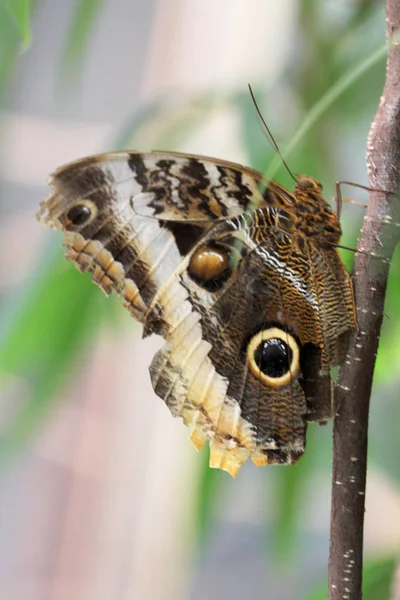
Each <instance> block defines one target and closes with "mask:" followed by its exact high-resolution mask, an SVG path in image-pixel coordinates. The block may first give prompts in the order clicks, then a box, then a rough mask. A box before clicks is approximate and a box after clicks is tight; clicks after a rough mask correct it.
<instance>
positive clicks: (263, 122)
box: [247, 83, 297, 181]
mask: <svg viewBox="0 0 400 600" xmlns="http://www.w3.org/2000/svg"><path fill="white" fill-rule="evenodd" d="M247 85H248V86H249V91H250V96H251V99H252V100H253V104H254V106H255V109H256V111H257V114H258V116H259V117H260V120H261V123H262V124H263V125H264V127H265V131H266V132H267V137H268V140H269V142H270V144H271V146H272V147H273V149H274V150H275V152H276V153H277V154H278V156H279V157H280V159H281V161H282V163H283V165H284V166H285V168H286V170H287V172H288V173H289V175H290V176H291V178H292V179H293V180H294V181H297V177H295V175H293V173H292V171H291V170H290V169H289V165H288V164H287V162H286V160H285V159H284V158H283V156H282V153H281V151H280V150H279V146H278V144H277V143H276V141H275V138H274V136H273V135H272V133H271V131H270V129H269V127H268V125H267V124H266V122H265V119H264V117H263V116H262V114H261V110H260V109H259V107H258V104H257V100H256V98H255V96H254V93H253V90H252V87H251V85H250V83H248V84H247Z"/></svg>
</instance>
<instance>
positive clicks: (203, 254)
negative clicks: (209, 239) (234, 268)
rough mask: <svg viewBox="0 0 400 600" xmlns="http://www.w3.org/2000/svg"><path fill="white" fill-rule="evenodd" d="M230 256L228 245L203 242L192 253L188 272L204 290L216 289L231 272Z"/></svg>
mask: <svg viewBox="0 0 400 600" xmlns="http://www.w3.org/2000/svg"><path fill="white" fill-rule="evenodd" d="M230 258H231V252H230V250H229V248H228V247H226V246H223V245H222V244H217V243H209V244H205V245H204V246H201V247H200V248H198V249H197V250H196V251H195V252H194V253H193V256H192V257H191V259H190V262H189V265H188V274H189V275H190V277H191V278H192V279H193V280H194V281H195V282H196V283H198V284H199V285H201V286H202V287H204V288H205V289H206V290H208V291H213V290H217V289H218V288H219V287H220V286H221V285H222V284H223V283H224V282H225V281H226V280H227V279H228V277H229V275H230V274H231V260H230Z"/></svg>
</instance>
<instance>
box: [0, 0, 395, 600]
mask: <svg viewBox="0 0 400 600" xmlns="http://www.w3.org/2000/svg"><path fill="white" fill-rule="evenodd" d="M340 4H341V8H340V10H339V9H337V10H336V9H335V3H321V2H320V1H319V0H302V2H301V3H300V7H301V10H300V34H299V39H298V47H299V52H298V54H297V56H296V57H293V62H292V64H291V65H290V68H289V69H288V70H287V72H286V73H283V74H282V77H281V81H280V83H279V85H277V83H276V81H275V82H274V87H273V88H272V87H271V88H269V87H268V85H267V86H266V87H263V88H260V87H259V88H258V89H255V90H254V91H255V93H256V97H257V100H258V101H259V103H260V108H261V110H262V112H263V114H264V115H265V117H266V120H267V122H268V124H270V123H271V122H272V123H273V126H272V129H273V134H274V136H275V138H276V140H277V141H278V143H280V141H281V140H289V143H288V144H287V146H283V145H282V151H283V154H284V156H285V157H286V158H287V159H289V164H290V166H291V168H292V169H293V171H295V172H301V173H308V174H310V175H313V176H315V177H316V178H317V179H319V180H320V181H323V182H324V185H325V190H326V195H327V197H330V196H332V195H334V181H335V179H337V178H341V179H352V178H353V179H354V177H352V173H354V172H355V173H356V175H357V176H359V173H360V172H361V171H360V169H362V168H363V165H362V163H363V157H361V159H358V158H357V157H355V156H354V146H353V145H352V143H353V140H355V139H364V141H366V136H367V133H368V129H369V124H370V121H371V117H372V115H373V114H374V112H375V109H376V106H377V104H378V101H379V96H380V93H381V90H382V86H383V82H384V75H385V69H384V51H383V50H382V46H383V43H384V13H383V7H382V5H380V4H379V3H375V2H372V1H367V0H358V1H356V2H352V3H348V6H347V7H346V6H344V5H343V3H340ZM33 6H34V2H29V1H27V0H25V1H23V0H21V1H18V2H15V1H14V2H13V1H12V0H10V1H9V2H6V1H5V0H3V1H1V0H0V96H1V95H2V92H3V91H4V88H5V84H6V82H7V80H8V78H9V77H10V74H11V72H12V66H13V64H14V62H15V59H16V57H17V55H18V52H19V51H20V49H21V48H22V47H26V46H27V45H28V44H29V41H30V38H31V34H30V19H31V14H32V10H33ZM101 6H102V2H101V1H100V0H80V1H78V2H76V5H75V13H74V17H73V19H72V22H71V23H70V24H67V25H66V26H67V28H68V30H69V34H68V38H67V43H66V46H65V53H64V57H63V60H62V65H63V66H62V72H63V73H64V75H66V76H68V77H71V76H77V75H79V72H80V69H81V68H82V64H83V60H84V56H85V52H86V50H87V48H88V46H89V42H90V39H91V35H92V33H93V28H94V26H95V23H96V17H97V15H98V14H99V11H100V9H101ZM10 25H12V26H10ZM282 90H283V92H282ZM279 94H281V95H280V96H279ZM227 105H229V106H230V107H235V109H236V111H237V112H238V114H239V116H240V134H241V139H242V141H243V144H244V146H245V148H246V151H247V154H248V157H249V161H248V163H249V164H250V165H251V166H252V167H253V168H255V169H258V170H260V171H262V172H268V173H272V172H273V170H277V171H279V181H280V182H281V183H282V184H283V185H287V186H288V187H291V185H292V182H291V180H290V177H289V175H288V174H287V173H286V172H285V171H284V169H282V165H281V163H280V161H279V159H276V157H275V154H274V152H273V150H272V148H270V147H269V146H268V145H267V143H266V140H265V138H264V137H263V135H262V133H261V132H260V126H259V123H258V121H257V119H256V117H255V111H254V107H253V106H252V104H251V101H250V99H249V95H248V92H247V90H239V91H233V93H232V94H231V95H230V96H224V97H223V98H222V97H219V95H218V93H217V92H216V91H213V92H212V93H209V94H204V95H203V96H201V97H196V98H189V99H187V98H185V99H184V100H183V101H179V102H177V101H176V96H174V97H173V98H172V99H170V98H164V97H163V98H158V99H156V100H154V101H153V103H151V104H148V105H147V106H145V107H143V109H142V110H141V111H139V112H138V113H136V114H135V115H133V117H132V118H131V120H130V121H129V122H128V123H126V124H125V125H124V126H121V128H120V131H119V132H118V133H117V134H116V136H115V139H114V140H112V141H110V148H118V149H120V148H121V149H122V148H125V147H129V146H135V145H137V144H136V141H139V143H140V145H142V144H143V140H146V142H147V140H148V139H150V140H151V143H152V147H158V148H168V147H170V148H171V149H175V148H177V147H178V146H179V145H180V144H183V143H184V142H185V141H186V140H187V139H189V137H190V135H191V134H192V133H193V132H194V131H195V130H196V128H199V127H201V126H202V125H203V124H204V123H205V122H206V121H207V120H208V119H210V117H211V116H214V115H215V114H218V111H219V110H221V109H223V108H224V107H226V106H227ZM279 111H280V113H279ZM277 113H278V114H277ZM269 115H274V116H273V118H271V117H270V116H269ZM295 130H296V131H297V133H295V134H294V135H293V131H295ZM280 145H281V144H280ZM227 158H228V157H227ZM357 160H360V162H359V163H357ZM271 163H272V168H271ZM271 169H272V170H271ZM338 172H339V173H340V176H339V177H338V175H337V174H338ZM361 176H363V175H361ZM329 182H331V183H329ZM361 183H364V184H365V183H366V181H365V180H364V181H361ZM361 217H362V215H361ZM359 222H360V217H358V223H359ZM356 223H357V221H356V219H355V218H354V212H352V210H351V209H347V207H344V217H343V227H344V230H345V240H346V241H345V242H344V243H346V244H347V245H353V246H355V243H356V237H357V232H358V227H359V224H356ZM345 260H346V262H348V263H350V262H351V260H352V256H351V254H350V253H347V255H345ZM49 262H50V264H49ZM399 275H400V255H399V253H397V255H396V257H395V260H394V262H393V266H392V277H391V279H390V282H389V287H388V296H387V303H386V311H387V315H388V319H387V320H386V321H385V323H384V329H383V336H382V341H381V346H380V355H379V358H378V363H377V370H376V379H375V383H376V386H377V389H379V386H381V385H383V384H385V385H386V386H388V385H390V383H391V382H392V383H393V385H394V384H395V383H397V384H398V378H397V372H398V369H399V367H400V362H399V356H400V353H399V351H398V348H399V341H398V340H399V339H400V317H399V315H398V310H397V307H398V298H399V294H400V289H399V281H400V277H399ZM20 296H21V294H18V297H20ZM106 313H107V314H108V313H109V311H108V310H107V309H106V308H105V303H104V301H103V299H102V295H101V294H100V292H99V291H98V290H97V288H96V287H95V286H93V285H92V284H91V283H90V281H89V278H88V277H82V275H80V274H79V273H77V272H75V270H74V269H73V268H72V267H70V266H68V267H66V266H65V265H64V263H62V262H61V259H60V256H59V255H57V258H56V259H55V260H53V261H42V263H41V266H40V267H39V268H38V271H37V272H35V274H34V278H33V279H32V281H31V284H30V285H26V286H25V288H24V294H23V299H22V300H21V301H16V299H15V298H11V300H10V302H9V303H8V308H7V307H6V308H5V310H3V312H2V315H3V318H2V319H1V320H0V364H1V365H2V377H3V383H4V384H6V381H7V379H6V376H8V377H10V375H16V374H23V376H24V378H25V380H26V382H27V384H28V391H27V392H26V398H25V402H24V405H23V406H21V407H20V409H19V412H18V414H16V415H14V419H12V420H11V421H10V426H9V429H8V430H7V431H6V432H5V433H3V437H2V438H0V454H2V455H3V458H4V456H8V455H9V452H10V450H14V449H16V448H20V447H21V444H22V443H23V441H24V440H25V439H26V438H27V436H29V435H30V433H31V432H32V430H33V429H35V428H36V427H37V425H38V424H39V423H40V422H42V421H43V416H44V414H45V412H46V411H48V410H49V409H50V408H51V406H52V403H53V402H54V398H55V397H56V394H55V392H56V389H57V388H58V387H59V386H60V385H61V384H62V383H63V384H65V383H66V381H67V376H68V375H70V373H71V369H72V368H73V366H74V365H75V367H76V364H77V363H79V360H80V357H81V352H82V349H83V348H84V346H85V344H87V343H88V334H89V333H91V334H92V333H93V330H94V328H96V329H97V328H98V327H99V325H100V322H101V321H102V320H104V317H105V316H106ZM38 349H40V352H38ZM395 389H396V392H395V394H397V395H398V387H396V388H395ZM373 410H375V407H373ZM376 410H377V411H378V412H379V410H380V413H379V415H380V420H379V415H378V417H377V421H378V422H379V427H381V428H382V426H383V425H382V423H383V419H382V408H380V409H379V407H378V408H376ZM393 414H394V418H393V419H392V421H391V423H392V424H393V428H394V430H396V428H397V430H398V428H399V425H400V423H399V419H400V413H399V410H398V408H397V406H395V407H394V408H393ZM374 427H375V425H374V422H371V438H372V440H374V439H378V434H380V435H379V450H378V449H377V452H375V445H374V444H372V450H371V452H370V459H371V463H372V464H374V460H376V459H378V462H379V465H380V467H381V468H382V469H385V470H386V471H387V473H389V474H390V476H391V477H392V478H393V479H394V480H395V481H396V482H399V479H400V477H399V472H398V461H397V462H396V460H393V461H389V460H385V457H388V456H389V457H390V456H391V457H397V456H398V450H397V448H394V447H393V445H394V443H397V442H396V440H397V436H396V435H393V436H383V437H382V435H381V430H382V429H380V430H379V431H378V430H377V429H376V430H375V429H374ZM376 446H378V444H376ZM330 456H331V436H330V430H329V428H324V429H319V428H318V426H316V425H311V426H310V427H309V433H308V452H307V453H306V455H305V457H304V458H303V459H302V461H301V462H300V463H299V464H298V465H296V466H294V467H290V468H288V467H287V468H281V469H275V470H273V471H274V472H273V474H272V475H271V474H270V471H269V470H268V469H265V471H263V481H264V482H265V488H264V489H265V494H267V491H268V492H269V493H270V488H271V486H270V485H269V484H270V483H271V480H273V490H274V503H273V508H274V521H273V523H272V524H271V528H272V529H271V536H272V539H273V540H274V544H273V545H274V547H275V548H276V554H277V558H280V557H283V556H284V557H285V560H286V561H289V560H290V557H291V556H292V558H293V557H294V556H296V551H298V550H299V549H300V548H301V547H302V546H303V542H304V537H302V536H304V533H302V530H301V526H300V525H301V523H302V521H303V519H304V511H305V503H304V502H303V499H304V494H305V493H306V491H307V490H308V489H309V488H310V482H311V480H312V478H314V477H315V476H316V475H318V474H319V473H323V474H324V475H325V476H326V477H327V478H329V466H330ZM225 478H226V475H225V474H221V473H219V472H218V471H214V470H212V469H209V468H208V456H207V452H203V453H202V455H201V459H199V473H198V493H197V500H196V502H197V503H196V506H195V511H194V512H195V520H196V530H197V534H198V539H199V543H201V545H202V547H204V545H205V544H206V542H207V536H209V535H212V527H211V525H212V523H213V518H214V514H215V498H216V496H217V495H218V494H219V492H220V490H221V489H222V488H223V486H224V485H225V480H226V479H225ZM238 484H239V485H240V479H239V481H238ZM392 571H393V560H392V559H388V560H379V561H374V562H371V563H367V564H366V566H365V585H364V589H365V596H364V597H365V598H367V599H372V598H382V599H384V598H386V597H387V594H388V592H387V590H388V582H389V581H390V579H391V574H392ZM322 589H323V591H319V590H316V591H315V593H314V595H312V594H311V592H310V593H309V594H308V595H307V596H306V598H307V600H311V599H313V600H320V599H323V598H326V582H324V584H323V588H321V590H322ZM374 594H375V595H374ZM385 594H386V595H385Z"/></svg>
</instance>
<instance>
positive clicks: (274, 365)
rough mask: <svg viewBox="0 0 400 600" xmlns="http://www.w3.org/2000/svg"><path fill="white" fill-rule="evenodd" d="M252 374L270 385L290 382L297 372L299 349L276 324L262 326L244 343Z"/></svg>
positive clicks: (290, 336) (280, 385) (298, 367)
mask: <svg viewBox="0 0 400 600" xmlns="http://www.w3.org/2000/svg"><path fill="white" fill-rule="evenodd" d="M247 362H248V365H249V367H250V370H251V372H252V373H253V375H255V376H256V377H258V378H259V379H260V380H261V381H262V382H264V383H265V384H266V385H268V386H269V387H272V388H277V387H282V386H285V385H287V384H288V383H290V382H291V381H292V380H293V379H294V378H295V377H296V376H297V375H298V373H299V371H300V348H299V344H298V342H297V341H296V340H295V338H294V337H293V336H292V335H291V334H290V333H288V332H287V331H284V330H282V329H279V327H270V328H268V329H263V330H262V331H259V332H258V333H257V334H256V335H254V336H253V337H252V338H251V340H250V343H249V344H248V346H247Z"/></svg>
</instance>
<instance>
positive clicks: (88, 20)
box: [61, 0, 103, 78]
mask: <svg viewBox="0 0 400 600" xmlns="http://www.w3.org/2000/svg"><path fill="white" fill-rule="evenodd" d="M102 2H103V0H79V1H78V2H77V4H76V8H75V13H74V15H73V18H72V22H71V25H70V29H69V33H68V37H67V42H66V46H65V49H64V56H63V64H62V69H61V76H65V77H66V78H70V77H71V76H73V75H76V74H77V73H79V68H80V65H81V64H82V61H83V56H84V54H85V51H86V47H87V45H88V43H89V39H90V34H91V32H92V30H93V27H94V25H95V23H96V19H97V17H98V15H99V12H100V8H101V5H102Z"/></svg>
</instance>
